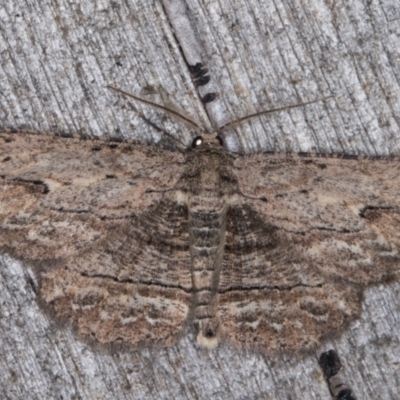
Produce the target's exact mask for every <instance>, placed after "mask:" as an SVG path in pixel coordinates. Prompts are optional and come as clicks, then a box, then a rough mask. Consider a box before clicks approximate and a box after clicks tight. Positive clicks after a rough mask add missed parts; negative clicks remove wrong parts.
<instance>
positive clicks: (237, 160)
mask: <svg viewBox="0 0 400 400" xmlns="http://www.w3.org/2000/svg"><path fill="white" fill-rule="evenodd" d="M132 97H134V96H132ZM286 108H288V107H286ZM289 108H290V107H289ZM278 110H279V109H278ZM270 111H271V112H272V111H275V110H270ZM250 117H251V116H250ZM243 119H244V118H242V119H240V120H238V121H241V120H243ZM220 131H221V130H219V131H217V133H215V134H214V135H211V136H210V135H203V137H196V138H194V140H193V144H192V146H191V147H190V148H187V149H182V148H181V147H182V146H179V145H176V146H175V148H172V149H171V147H170V146H165V148H163V146H161V145H160V146H156V145H149V144H140V143H128V142H116V141H105V140H104V141H101V140H97V141H95V140H91V139H84V138H73V137H61V136H57V135H48V134H30V133H23V132H16V133H10V132H2V133H1V134H0V161H1V163H0V176H1V180H0V182H1V189H0V249H1V251H2V252H5V253H8V254H10V255H11V256H13V257H15V258H17V259H20V260H24V261H25V262H29V263H31V264H32V265H36V266H37V271H38V277H39V281H40V282H39V291H38V297H39V300H40V302H41V303H42V304H43V305H44V306H45V307H47V308H49V309H51V310H52V312H53V313H54V315H55V316H56V317H57V318H59V319H61V320H63V321H67V322H69V323H70V324H71V325H72V326H74V327H75V329H76V330H77V332H78V334H79V335H80V336H81V337H84V338H88V339H91V340H93V341H96V342H100V343H102V344H111V343H124V344H127V345H131V346H140V345H142V344H158V345H171V344H173V343H174V342H176V341H177V340H178V339H179V338H180V337H181V335H182V334H183V333H184V332H185V331H186V330H187V329H192V327H194V329H195V330H196V335H197V342H198V343H199V344H200V345H201V346H203V347H207V348H213V347H215V346H216V345H217V344H218V342H219V341H221V340H226V341H228V342H230V343H232V344H233V345H236V346H242V347H247V348H258V349H261V350H262V351H264V352H266V353H268V354H271V353H273V352H280V351H291V352H298V351H304V350H305V351H307V350H310V349H314V348H316V347H317V346H318V345H319V344H320V342H321V341H322V340H324V339H325V338H326V337H328V336H329V335H332V334H334V333H335V332H340V331H342V330H343V329H344V328H345V327H346V326H347V325H348V324H349V322H350V321H352V320H354V319H355V318H357V317H358V315H359V314H360V308H361V300H362V295H363V291H364V289H365V288H366V287H368V286H369V285H376V284H379V283H383V282H388V281H390V280H392V279H395V278H397V277H398V274H399V265H400V262H399V249H400V230H399V228H398V227H399V226H400V162H399V160H398V159H396V158H366V157H346V156H335V155H312V154H286V153H285V154H283V153H282V154H274V153H271V154H267V153H266V154H253V155H242V154H236V153H231V152H229V151H228V150H227V149H226V148H225V147H224V146H223V141H222V139H221V137H220V135H219V132H220Z"/></svg>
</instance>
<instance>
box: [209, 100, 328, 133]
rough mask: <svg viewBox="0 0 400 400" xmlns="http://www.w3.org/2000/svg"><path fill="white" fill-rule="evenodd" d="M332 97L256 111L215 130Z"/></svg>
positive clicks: (218, 131) (220, 130)
mask: <svg viewBox="0 0 400 400" xmlns="http://www.w3.org/2000/svg"><path fill="white" fill-rule="evenodd" d="M332 97H335V96H333V95H332V96H328V97H324V98H322V99H318V100H313V101H308V102H306V103H298V104H292V105H289V106H284V107H279V108H272V109H271V110H265V111H260V112H256V113H254V114H250V115H246V116H245V117H241V118H238V119H235V120H234V121H231V122H228V123H226V124H224V125H222V126H221V127H219V128H218V129H217V130H216V131H214V133H215V134H218V133H221V132H222V131H223V130H224V129H226V128H228V127H229V126H234V125H237V124H239V123H241V122H243V121H246V120H247V119H251V118H255V117H259V116H260V115H264V114H271V113H274V112H279V111H283V110H289V109H291V108H297V107H303V106H307V105H309V104H314V103H318V102H319V101H325V100H327V99H330V98H332Z"/></svg>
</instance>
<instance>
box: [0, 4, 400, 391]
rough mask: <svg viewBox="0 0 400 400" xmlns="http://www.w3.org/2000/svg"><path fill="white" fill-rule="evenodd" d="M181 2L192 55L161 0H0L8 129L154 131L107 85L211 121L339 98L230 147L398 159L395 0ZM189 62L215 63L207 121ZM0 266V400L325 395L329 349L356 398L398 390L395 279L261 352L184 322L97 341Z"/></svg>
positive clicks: (28, 281) (176, 130)
mask: <svg viewBox="0 0 400 400" xmlns="http://www.w3.org/2000/svg"><path fill="white" fill-rule="evenodd" d="M187 7H188V10H189V11H188V12H189V15H190V18H191V24H192V28H193V29H194V32H195V36H194V37H195V39H196V40H195V42H194V43H193V46H194V47H195V48H196V51H194V50H193V52H192V53H191V52H190V51H189V54H188V53H187V51H186V52H185V51H183V50H182V49H185V45H184V43H186V42H185V40H186V39H185V38H182V37H181V36H180V35H179V34H177V33H176V32H175V33H174V30H173V28H172V26H171V19H170V17H168V15H167V12H166V9H165V8H164V6H163V4H162V2H161V0H152V1H146V2H143V1H138V0H127V1H120V0H117V1H113V2H108V1H96V2H95V1H72V0H66V1H63V2H61V1H57V0H56V1H49V0H36V1H34V0H32V1H27V0H12V1H10V2H6V5H2V6H0V54H1V57H0V94H1V97H0V121H1V128H12V129H16V130H20V129H34V130H38V131H46V132H56V133H81V134H85V135H90V136H104V135H115V134H119V135H122V136H124V137H129V138H134V139H137V140H145V141H156V140H158V139H159V132H158V131H157V130H155V129H154V128H153V127H152V126H150V125H149V124H148V123H146V122H145V121H144V120H143V119H142V118H140V117H138V116H137V115H136V114H135V113H133V112H132V111H131V109H130V108H129V107H128V106H127V102H126V100H125V99H123V98H121V97H120V96H118V95H116V94H115V93H112V92H110V91H109V90H107V89H106V88H105V86H106V85H107V84H115V85H116V86H118V87H120V88H123V89H125V90H128V91H131V92H132V93H136V94H139V95H142V96H146V95H148V94H151V93H154V94H152V95H151V96H150V97H146V98H151V100H153V101H157V102H159V103H163V104H167V105H168V104H173V105H174V106H175V107H176V108H178V109H181V110H184V111H185V112H186V113H187V114H188V115H190V116H192V117H193V118H194V119H195V120H196V121H199V123H201V124H202V125H205V126H206V127H208V128H209V129H211V126H212V125H214V126H217V125H218V124H221V123H222V122H224V121H225V119H226V120H229V119H235V118H237V117H239V116H243V115H247V114H251V113H254V112H257V111H260V110H265V109H269V108H275V107H280V106H284V105H289V104H296V103H299V102H307V101H310V100H315V99H320V98H324V97H328V96H332V95H334V96H335V97H334V98H330V99H328V100H326V101H324V102H320V103H316V104H313V105H310V106H306V107H300V108H297V109H291V110H287V111H284V112H280V113H277V114H273V115H269V116H268V118H266V117H263V118H260V119H255V120H251V121H248V122H247V123H245V124H243V126H241V127H240V128H238V129H237V130H236V131H235V132H232V133H230V136H228V137H227V142H228V145H229V146H230V148H232V149H242V150H243V151H247V152H252V151H265V150H275V151H282V150H285V151H292V150H293V151H313V150H315V151H319V152H346V153H356V154H358V153H360V154H367V155H376V154H399V153H400V142H399V139H400V131H399V123H400V101H399V98H400V88H399V81H400V68H399V65H400V46H399V43H400V4H399V2H398V1H397V0H385V1H379V2H378V1H368V2H367V1H360V0H354V1H352V2H348V1H344V0H343V1H342V0H339V1H322V0H310V1H308V2H305V1H301V0H285V1H280V0H278V1H268V2H266V1H260V0H253V1H244V0H231V1H229V2H228V1H218V2H217V1H216V0H209V1H203V0H187ZM179 43H180V44H179ZM182 43H183V44H182ZM191 46H192V45H189V48H193V46H192V47H191ZM184 56H186V58H187V59H188V57H193V59H192V60H195V59H196V57H201V59H202V61H203V62H204V63H205V64H206V65H207V66H208V67H209V69H210V76H211V78H212V81H211V83H210V86H209V87H210V90H211V89H212V90H213V91H217V92H218V93H219V98H218V100H217V101H216V102H215V104H213V103H211V104H213V105H212V107H211V105H210V107H211V109H209V110H208V112H209V114H210V115H211V118H210V119H208V116H207V113H206V110H205V108H204V107H203V104H202V103H201V101H200V97H199V96H200V95H199V92H198V91H197V89H196V87H195V86H194V84H193V81H192V78H191V76H190V73H189V70H188V65H187V62H186V61H185V57H184ZM190 62H191V61H189V63H190ZM201 95H203V94H201ZM135 106H137V107H138V108H139V107H140V108H141V109H142V110H143V112H144V113H145V115H146V117H147V118H149V119H151V121H152V122H154V123H155V124H157V125H158V126H161V127H163V128H164V129H166V130H168V132H170V133H172V134H174V135H176V136H178V137H180V138H181V139H182V140H184V141H185V142H186V143H189V142H190V140H191V138H192V137H193V135H194V132H189V131H188V129H187V127H186V126H185V125H183V124H181V123H179V122H177V121H175V120H173V119H171V118H170V117H169V116H165V114H163V113H161V112H159V111H157V110H151V109H150V110H149V109H148V108H146V107H141V106H140V105H137V104H135ZM225 122H227V121H225ZM0 262H1V264H0V285H1V287H0V352H1V354H0V395H1V397H2V398H8V399H21V398H25V399H36V398H38V399H44V398H45V399H53V398H54V399H55V398H64V399H72V398H83V399H142V398H143V399H144V398H146V399H148V398H154V399H171V398H174V399H197V398H201V399H257V398H260V399H261V398H262V399H289V398H290V399H305V398H306V399H329V398H330V395H329V390H328V387H327V385H326V382H325V380H324V377H323V375H322V372H321V370H320V368H319V366H318V363H317V361H316V356H318V354H319V353H320V351H323V350H326V349H329V348H331V347H334V348H335V349H336V350H337V351H338V353H339V355H340V357H341V360H342V363H343V370H342V374H343V376H344V377H345V379H346V381H347V382H348V383H349V384H350V385H351V386H352V388H353V390H354V392H355V394H356V396H357V398H358V399H376V398H379V399H397V398H399V397H400V341H399V334H398V332H400V285H399V284H398V283H395V284H392V285H390V286H378V287H374V288H371V289H369V290H368V291H367V292H366V297H365V301H364V305H363V313H362V315H361V318H360V320H359V321H356V322H354V323H353V324H352V325H351V327H350V328H349V329H348V330H347V331H346V332H344V333H343V335H341V336H338V337H337V338H333V339H332V341H331V342H330V343H327V344H326V345H324V346H323V347H322V348H321V349H320V350H319V351H318V352H317V353H316V354H315V355H309V356H306V357H302V358H300V357H298V356H290V355H285V356H274V357H271V358H266V357H263V356H261V355H259V354H254V353H251V352H247V351H245V350H242V349H234V348H232V347H230V346H228V345H222V346H220V347H219V348H217V349H216V350H214V351H212V352H208V351H205V350H203V349H200V348H198V347H197V345H196V344H195V335H194V333H193V332H188V333H187V335H186V336H185V337H184V338H183V339H182V341H181V342H180V343H179V344H178V345H176V346H174V347H172V348H169V349H159V348H143V349H138V350H137V351H119V350H118V349H98V348H93V347H91V346H89V345H87V344H85V343H82V342H79V341H78V340H77V339H76V338H75V337H74V335H73V333H72V332H71V331H70V330H69V329H68V327H65V326H64V327H58V326H56V325H55V324H54V322H53V321H52V319H51V318H50V317H49V316H47V315H46V314H45V313H44V312H43V311H42V310H41V309H40V308H39V307H38V305H37V303H36V301H35V290H34V289H35V277H34V275H33V274H32V270H31V268H30V267H29V265H23V264H21V263H19V262H17V261H15V260H11V259H10V258H9V257H7V256H6V255H5V256H4V257H2V258H1V259H0Z"/></svg>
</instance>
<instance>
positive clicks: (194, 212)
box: [189, 196, 228, 347]
mask: <svg viewBox="0 0 400 400" xmlns="http://www.w3.org/2000/svg"><path fill="white" fill-rule="evenodd" d="M227 208H228V206H227V204H226V201H225V200H224V198H220V197H219V198H218V197H206V196H193V197H192V198H191V199H190V201H189V232H190V251H191V262H192V279H193V288H194V293H195V323H196V324H197V325H198V328H199V335H198V337H197V341H198V342H199V344H201V345H202V346H206V347H214V346H216V345H217V343H218V339H217V334H218V330H219V324H220V321H219V316H218V297H217V292H218V284H219V277H220V273H221V265H222V257H223V254H224V245H225V225H226V212H227Z"/></svg>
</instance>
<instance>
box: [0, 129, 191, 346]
mask: <svg viewBox="0 0 400 400" xmlns="http://www.w3.org/2000/svg"><path fill="white" fill-rule="evenodd" d="M183 162H184V157H183V156H182V155H181V154H179V153H175V152H169V151H166V150H163V149H157V148H156V147H154V146H146V145H136V144H135V145H133V144H129V143H111V142H106V141H93V140H81V139H73V138H61V137H57V136H53V135H32V134H9V133H1V134H0V176H1V180H0V185H1V187H0V249H1V250H2V251H5V252H8V253H9V254H11V255H13V256H15V257H17V258H19V259H23V260H27V261H36V264H38V265H39V267H38V268H39V273H40V277H41V285H40V297H41V300H42V301H43V302H44V304H45V305H51V306H52V307H51V308H52V309H53V310H54V312H55V314H56V316H57V317H60V318H62V319H63V320H68V321H70V322H72V323H73V325H74V326H75V327H77V330H78V332H79V333H80V334H81V335H83V336H85V337H90V338H93V339H95V340H96V341H99V342H101V343H115V342H123V343H128V344H138V343H142V342H152V343H154V342H157V343H160V344H169V343H172V342H173V341H174V340H176V337H177V335H178V334H179V332H180V331H181V330H182V327H183V322H184V321H185V320H186V318H187V314H188V309H189V302H190V294H189V292H190V289H191V277H190V255H189V254H190V253H189V238H188V226H187V224H188V222H187V220H188V211H187V206H186V205H180V204H178V203H177V201H176V199H173V198H171V196H172V195H170V193H169V192H168V190H169V189H171V188H173V186H174V185H175V183H176V182H177V181H178V179H179V178H180V176H181V174H182V170H183Z"/></svg>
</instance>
